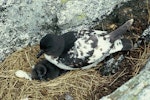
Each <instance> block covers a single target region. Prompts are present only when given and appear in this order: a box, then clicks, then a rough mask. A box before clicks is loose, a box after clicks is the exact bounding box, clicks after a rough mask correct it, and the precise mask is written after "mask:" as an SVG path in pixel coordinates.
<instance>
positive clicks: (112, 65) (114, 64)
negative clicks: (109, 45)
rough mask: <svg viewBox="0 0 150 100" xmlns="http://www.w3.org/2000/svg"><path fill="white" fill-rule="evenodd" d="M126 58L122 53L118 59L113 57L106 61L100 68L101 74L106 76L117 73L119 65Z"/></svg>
mask: <svg viewBox="0 0 150 100" xmlns="http://www.w3.org/2000/svg"><path fill="white" fill-rule="evenodd" d="M124 58H125V57H124V56H123V55H120V56H119V57H118V58H117V59H116V60H115V59H114V58H111V59H109V60H108V61H106V62H104V65H103V66H102V67H101V69H100V72H101V74H102V75H106V76H108V75H112V74H115V73H116V72H117V71H118V70H119V65H121V62H122V60H123V59H124Z"/></svg>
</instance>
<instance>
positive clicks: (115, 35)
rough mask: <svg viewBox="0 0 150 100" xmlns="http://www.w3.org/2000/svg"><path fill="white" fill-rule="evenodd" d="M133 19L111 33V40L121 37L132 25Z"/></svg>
mask: <svg viewBox="0 0 150 100" xmlns="http://www.w3.org/2000/svg"><path fill="white" fill-rule="evenodd" d="M133 21H134V20H133V19H130V20H128V21H127V22H126V23H124V24H123V25H122V26H120V27H119V28H117V29H116V30H114V31H112V32H111V33H109V35H110V41H111V42H114V41H115V40H117V39H119V38H120V37H121V35H122V34H123V33H125V32H126V31H127V30H128V29H129V28H130V27H131V25H132V23H133Z"/></svg>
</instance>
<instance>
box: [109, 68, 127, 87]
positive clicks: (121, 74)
mask: <svg viewBox="0 0 150 100" xmlns="http://www.w3.org/2000/svg"><path fill="white" fill-rule="evenodd" d="M126 69H127V68H125V69H124V70H123V71H122V72H121V73H120V74H119V76H118V77H117V78H116V79H114V81H112V82H111V83H110V84H109V86H111V85H112V84H114V83H115V82H116V81H117V80H118V79H119V78H120V77H121V76H123V75H125V74H126V73H124V71H125V70H126ZM123 73H124V74H123Z"/></svg>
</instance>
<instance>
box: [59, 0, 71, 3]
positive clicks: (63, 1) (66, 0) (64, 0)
mask: <svg viewBox="0 0 150 100" xmlns="http://www.w3.org/2000/svg"><path fill="white" fill-rule="evenodd" d="M68 1H69V0H61V3H67V2H68Z"/></svg>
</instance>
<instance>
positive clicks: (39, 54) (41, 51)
mask: <svg viewBox="0 0 150 100" xmlns="http://www.w3.org/2000/svg"><path fill="white" fill-rule="evenodd" d="M43 53H44V51H43V50H40V52H39V53H38V54H37V56H36V58H39V57H40V56H42V54H43Z"/></svg>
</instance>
